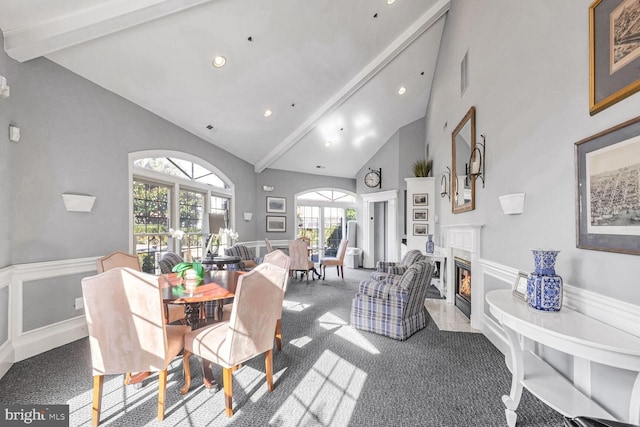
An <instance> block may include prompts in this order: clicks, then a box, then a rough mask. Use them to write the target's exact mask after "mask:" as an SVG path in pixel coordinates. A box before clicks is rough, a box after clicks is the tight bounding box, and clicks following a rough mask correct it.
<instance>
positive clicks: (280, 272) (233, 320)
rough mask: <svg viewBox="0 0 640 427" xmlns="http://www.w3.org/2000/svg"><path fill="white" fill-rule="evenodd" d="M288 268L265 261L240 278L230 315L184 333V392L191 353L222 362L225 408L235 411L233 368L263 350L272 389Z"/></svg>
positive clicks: (214, 361) (187, 387) (229, 412)
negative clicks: (275, 334)
mask: <svg viewBox="0 0 640 427" xmlns="http://www.w3.org/2000/svg"><path fill="white" fill-rule="evenodd" d="M286 276H287V272H286V271H285V270H284V269H282V268H280V267H277V266H275V265H272V264H269V263H262V264H260V265H258V266H257V267H256V268H254V269H253V270H252V271H251V272H249V273H247V274H243V275H242V276H240V278H239V279H238V286H237V287H236V292H235V297H234V299H233V307H232V309H231V317H230V319H229V320H228V321H222V322H218V323H214V324H213V325H210V326H206V327H204V328H200V329H196V330H194V331H192V332H189V333H187V334H186V335H185V337H184V348H185V350H184V353H183V364H184V377H185V385H184V387H183V388H182V389H181V390H180V392H181V393H182V394H186V393H187V392H188V391H189V387H190V385H191V371H190V367H189V356H190V355H191V354H195V355H197V356H200V357H201V358H203V359H205V360H208V361H211V362H213V363H215V364H217V365H220V366H222V372H223V373H222V383H223V388H224V401H225V412H226V415H227V417H231V416H232V415H233V388H232V380H233V375H232V373H233V371H235V370H236V369H238V368H239V365H241V364H242V363H244V362H246V361H247V360H249V359H252V358H254V357H256V356H258V355H260V354H264V355H265V371H266V376H267V389H268V390H269V391H272V390H273V331H274V330H275V327H276V321H277V320H278V313H279V310H280V309H281V308H282V299H283V295H282V294H283V289H282V286H283V284H284V280H285V277H286Z"/></svg>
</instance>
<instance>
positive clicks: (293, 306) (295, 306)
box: [282, 300, 311, 311]
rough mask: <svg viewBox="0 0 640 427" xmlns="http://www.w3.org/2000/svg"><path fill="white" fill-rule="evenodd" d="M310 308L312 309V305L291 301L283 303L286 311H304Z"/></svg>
mask: <svg viewBox="0 0 640 427" xmlns="http://www.w3.org/2000/svg"><path fill="white" fill-rule="evenodd" d="M308 307H311V304H305V303H303V302H298V301H289V300H284V301H282V308H284V309H285V310H290V311H302V310H304V309H305V308H308Z"/></svg>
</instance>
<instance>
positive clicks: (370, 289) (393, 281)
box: [358, 276, 407, 299]
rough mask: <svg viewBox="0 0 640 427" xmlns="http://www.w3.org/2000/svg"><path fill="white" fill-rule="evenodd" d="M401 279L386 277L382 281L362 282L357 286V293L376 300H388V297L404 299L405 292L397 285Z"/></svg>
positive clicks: (398, 277)
mask: <svg viewBox="0 0 640 427" xmlns="http://www.w3.org/2000/svg"><path fill="white" fill-rule="evenodd" d="M401 277H402V276H388V277H387V278H385V279H384V280H382V281H378V280H363V281H362V282H360V285H359V286H358V292H359V293H360V294H363V295H367V296H369V297H372V298H378V299H389V298H390V297H396V298H399V299H404V296H405V295H406V293H407V291H406V290H405V289H403V288H401V287H400V286H398V285H397V284H398V282H399V280H400V278H401Z"/></svg>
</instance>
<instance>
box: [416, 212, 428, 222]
mask: <svg viewBox="0 0 640 427" xmlns="http://www.w3.org/2000/svg"><path fill="white" fill-rule="evenodd" d="M413 220H414V221H428V220H429V210H428V209H414V210H413Z"/></svg>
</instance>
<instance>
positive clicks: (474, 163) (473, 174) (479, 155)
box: [467, 135, 486, 188]
mask: <svg viewBox="0 0 640 427" xmlns="http://www.w3.org/2000/svg"><path fill="white" fill-rule="evenodd" d="M480 136H481V137H482V142H476V147H475V148H474V149H473V151H472V152H471V157H469V169H468V172H467V174H468V175H467V177H468V178H470V179H473V180H474V181H475V180H476V179H477V178H480V179H481V180H482V188H484V163H485V158H484V157H485V147H484V146H485V143H486V140H485V137H484V135H480ZM478 145H479V146H480V148H478Z"/></svg>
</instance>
